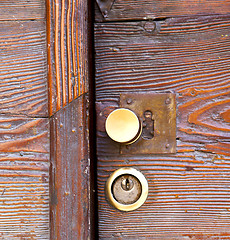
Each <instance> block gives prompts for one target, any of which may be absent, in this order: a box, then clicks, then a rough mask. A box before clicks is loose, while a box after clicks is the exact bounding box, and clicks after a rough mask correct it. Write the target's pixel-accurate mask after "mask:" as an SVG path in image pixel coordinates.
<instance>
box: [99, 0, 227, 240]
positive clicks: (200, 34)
mask: <svg viewBox="0 0 230 240" xmlns="http://www.w3.org/2000/svg"><path fill="white" fill-rule="evenodd" d="M118 2H119V1H117V3H118ZM164 2H165V1H164ZM161 3H163V2H162V1H161ZM115 4H116V2H115ZM138 4H140V3H139V2H138ZM138 6H140V7H141V6H142V5H138ZM229 30H230V16H229V15H226V16H218V15H216V16H207V17H201V16H200V17H199V16H192V17H191V16H190V17H187V18H185V17H184V18H182V17H181V18H169V19H166V20H165V21H164V20H162V21H155V22H152V21H139V22H122V23H119V22H117V23H115V22H112V23H101V24H100V23H98V24H96V25H95V48H96V98H97V119H98V121H97V143H98V147H97V150H98V200H99V206H98V207H99V236H100V239H132V240H134V239H229V237H230V231H229V227H228V226H229V224H230V217H229V209H230V200H229V194H230V188H229V187H230V176H229V171H230V164H229V163H230V162H229V161H230V158H229V154H230V151H229V149H230V144H229V140H230V133H229V132H230V125H229V123H230V121H229V112H230V104H229V93H230V91H229V90H230V89H229V79H230V71H229V61H230V55H229V47H230V36H229ZM139 90H141V91H158V92H163V91H168V90H171V91H175V92H176V94H177V153H176V154H171V155H167V156H166V155H136V154H135V155H122V156H121V155H119V152H118V146H117V144H116V143H114V142H112V141H111V140H110V139H109V138H108V136H107V135H106V133H105V130H104V122H105V119H106V116H108V113H109V112H110V111H111V110H112V109H114V108H116V107H117V106H118V100H119V94H120V93H122V92H132V91H134V92H136V91H139ZM124 166H129V167H135V168H138V169H140V170H141V171H142V172H143V173H144V174H145V176H146V178H147V180H148V182H149V196H148V199H147V201H146V203H145V204H144V205H143V206H142V207H141V208H139V209H138V210H136V211H133V212H128V213H127V212H126V213H124V212H120V211H117V210H115V209H114V208H112V207H111V206H110V205H109V204H108V203H107V201H106V199H105V193H104V186H105V182H106V180H107V178H108V176H109V174H110V173H112V172H113V171H114V170H116V169H118V168H120V167H124Z"/></svg>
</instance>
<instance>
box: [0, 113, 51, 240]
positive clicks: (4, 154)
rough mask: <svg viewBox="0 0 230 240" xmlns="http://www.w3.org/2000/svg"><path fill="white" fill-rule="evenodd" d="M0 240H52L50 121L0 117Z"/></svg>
mask: <svg viewBox="0 0 230 240" xmlns="http://www.w3.org/2000/svg"><path fill="white" fill-rule="evenodd" d="M0 238H1V239H41V240H45V239H47V240H48V239H49V121H48V119H42V118H36V119H34V118H24V117H13V116H12V117H6V116H3V115H0Z"/></svg>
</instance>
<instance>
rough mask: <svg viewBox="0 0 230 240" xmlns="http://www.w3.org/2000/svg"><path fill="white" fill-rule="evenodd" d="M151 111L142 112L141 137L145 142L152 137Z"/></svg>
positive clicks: (152, 122)
mask: <svg viewBox="0 0 230 240" xmlns="http://www.w3.org/2000/svg"><path fill="white" fill-rule="evenodd" d="M152 115H153V114H152V112H151V111H148V110H147V111H145V112H144V120H143V135H142V137H143V138H144V139H146V140H148V139H152V138H153V137H154V120H153V116H152Z"/></svg>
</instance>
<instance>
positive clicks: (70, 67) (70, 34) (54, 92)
mask: <svg viewBox="0 0 230 240" xmlns="http://www.w3.org/2000/svg"><path fill="white" fill-rule="evenodd" d="M88 12H89V3H88V2H87V1H84V0H82V1H76V0H68V1H67V0H65V1H64V0H63V1H61V0H55V1H54V0H49V1H47V42H48V65H49V69H48V81H49V112H50V115H53V114H54V113H55V112H56V111H58V110H60V109H61V108H62V107H64V106H66V105H67V104H68V103H69V102H71V101H72V100H73V99H76V98H77V97H78V96H80V95H82V94H83V93H85V92H87V91H88V78H89V71H88V67H87V66H88V59H89V45H90V44H89V35H90V34H91V32H90V27H89V18H90V16H89V13H88Z"/></svg>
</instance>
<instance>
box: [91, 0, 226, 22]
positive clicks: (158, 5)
mask: <svg viewBox="0 0 230 240" xmlns="http://www.w3.org/2000/svg"><path fill="white" fill-rule="evenodd" d="M109 1H112V0H109ZM229 11H230V1H229V0H227V1H218V0H203V1H199V0H190V1H187V0H180V1H173V0H164V1H157V0H115V1H114V2H113V5H112V7H111V9H110V10H109V11H106V12H102V14H103V16H104V21H121V20H133V19H135V20H144V19H145V20H146V19H156V18H166V17H177V16H186V15H212V14H227V13H229ZM95 13H96V16H95V18H96V21H100V20H101V16H100V15H101V13H100V11H96V12H95Z"/></svg>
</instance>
